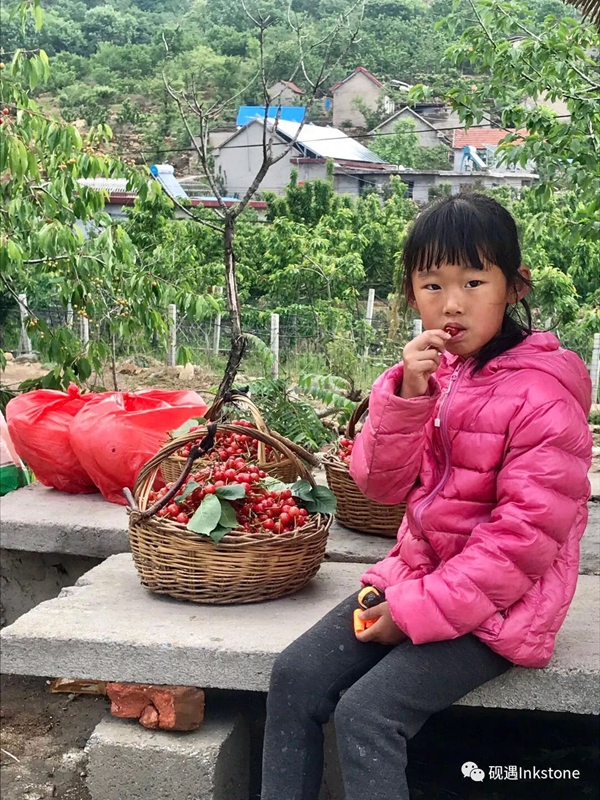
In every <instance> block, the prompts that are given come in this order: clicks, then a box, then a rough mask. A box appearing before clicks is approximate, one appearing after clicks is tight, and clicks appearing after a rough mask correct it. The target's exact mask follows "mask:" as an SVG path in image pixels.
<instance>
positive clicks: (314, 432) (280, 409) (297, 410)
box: [250, 378, 333, 452]
mask: <svg viewBox="0 0 600 800" xmlns="http://www.w3.org/2000/svg"><path fill="white" fill-rule="evenodd" d="M250 393H251V396H252V400H253V401H254V402H255V403H256V405H257V406H258V407H259V408H260V410H261V413H262V414H263V415H264V418H265V422H266V423H267V425H268V426H269V428H273V430H276V431H279V432H281V433H282V434H284V435H285V436H287V438H288V439H291V440H292V441H293V442H296V444H300V445H302V447H305V448H306V449H307V450H309V451H312V452H314V451H316V450H319V449H320V448H321V447H322V446H323V445H324V444H327V443H329V442H330V441H332V440H333V434H332V432H331V431H329V430H328V429H327V428H326V427H325V426H324V425H323V423H322V422H321V420H320V419H319V418H318V416H317V413H316V411H315V410H314V408H312V406H310V405H309V404H308V403H306V402H303V401H302V400H300V399H299V398H298V397H294V396H293V394H292V393H291V392H290V391H289V390H288V388H287V386H286V383H285V381H284V380H281V379H280V380H269V379H266V378H265V379H263V380H259V381H255V382H254V383H252V384H251V386H250Z"/></svg>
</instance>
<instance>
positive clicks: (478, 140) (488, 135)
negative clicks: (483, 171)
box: [452, 128, 524, 150]
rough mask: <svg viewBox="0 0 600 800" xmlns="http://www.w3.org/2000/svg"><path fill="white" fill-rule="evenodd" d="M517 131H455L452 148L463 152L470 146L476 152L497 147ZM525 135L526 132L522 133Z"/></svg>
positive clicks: (478, 129) (489, 129)
mask: <svg viewBox="0 0 600 800" xmlns="http://www.w3.org/2000/svg"><path fill="white" fill-rule="evenodd" d="M511 132H514V133H516V131H506V130H504V129H503V128H469V130H468V131H466V130H464V129H463V130H455V131H454V136H453V140H452V147H454V148H455V149H456V150H461V149H462V148H463V147H466V146H467V145H469V146H470V147H474V148H475V149H476V150H482V149H483V148H484V147H485V146H486V145H488V146H495V145H498V144H500V142H501V141H502V139H504V137H505V136H508V134H509V133H511ZM520 133H524V131H520Z"/></svg>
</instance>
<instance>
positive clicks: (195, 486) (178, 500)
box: [175, 481, 201, 505]
mask: <svg viewBox="0 0 600 800" xmlns="http://www.w3.org/2000/svg"><path fill="white" fill-rule="evenodd" d="M200 486H201V484H199V483H197V482H196V481H188V483H186V485H185V489H184V490H183V493H182V494H181V495H180V496H179V497H176V498H175V502H176V503H177V504H178V505H180V504H181V503H183V502H184V500H186V498H188V497H189V496H190V495H191V493H192V492H193V491H194V490H195V489H199V488H200Z"/></svg>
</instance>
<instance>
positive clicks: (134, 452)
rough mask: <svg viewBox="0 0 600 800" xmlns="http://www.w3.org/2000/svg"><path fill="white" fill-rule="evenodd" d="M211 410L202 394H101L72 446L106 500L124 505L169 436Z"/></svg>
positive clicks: (74, 429)
mask: <svg viewBox="0 0 600 800" xmlns="http://www.w3.org/2000/svg"><path fill="white" fill-rule="evenodd" d="M206 410H207V405H206V403H205V402H204V401H203V400H202V398H201V397H200V395H199V394H196V392H191V391H178V392H169V391H161V390H158V389H150V390H148V391H144V392H137V393H135V394H133V393H131V394H130V393H127V392H110V393H107V394H105V395H97V399H95V400H94V402H92V403H89V404H88V405H87V406H86V407H85V408H84V409H83V410H82V411H81V412H80V413H79V414H78V415H77V417H76V418H75V420H74V421H73V424H72V426H71V444H72V446H73V450H74V451H75V453H76V455H77V457H78V458H79V460H80V462H81V464H82V465H83V467H84V468H85V470H86V472H87V473H88V475H89V476H90V477H91V478H92V480H93V481H94V483H95V484H96V486H97V487H98V488H99V489H100V491H101V492H102V494H103V495H104V497H105V498H106V499H107V500H109V501H110V502H111V503H119V504H120V505H125V504H126V500H125V498H124V497H123V488H124V487H125V486H127V487H129V488H130V489H133V485H134V483H135V479H136V478H137V474H138V472H139V471H140V469H141V467H142V466H143V465H144V464H145V463H146V461H148V460H149V459H150V458H152V456H154V455H156V453H157V452H158V450H159V449H160V447H161V446H162V445H163V444H164V442H165V441H166V440H167V438H168V433H169V431H171V430H174V429H175V428H178V427H179V426H180V425H182V424H183V423H184V422H185V421H186V420H188V419H190V418H192V417H201V416H203V415H204V414H205V412H206Z"/></svg>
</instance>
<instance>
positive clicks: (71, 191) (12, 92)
mask: <svg viewBox="0 0 600 800" xmlns="http://www.w3.org/2000/svg"><path fill="white" fill-rule="evenodd" d="M48 73H49V67H48V57H47V55H46V53H45V52H44V51H43V50H42V51H40V52H39V53H24V52H21V51H17V52H16V53H15V54H14V56H13V59H12V61H11V63H10V64H9V65H5V64H4V63H3V64H2V67H1V69H0V108H3V109H4V110H3V112H2V114H1V117H0V122H1V124H0V207H1V208H2V235H1V238H0V276H1V282H2V283H1V285H2V294H3V295H4V296H5V297H8V298H12V299H16V297H17V295H18V294H19V293H21V292H27V293H28V294H30V295H32V294H33V293H34V290H35V289H36V288H37V287H38V286H39V285H40V284H41V283H43V282H47V284H48V285H49V286H50V287H52V289H53V292H54V296H55V297H56V298H57V299H59V300H60V301H61V302H62V303H63V305H64V306H66V305H67V304H68V303H70V304H71V305H72V308H73V310H74V312H75V314H76V315H78V316H87V317H89V319H90V320H91V323H90V324H91V341H90V343H89V347H88V348H84V347H83V346H82V345H81V343H80V341H79V338H78V335H77V334H78V331H77V327H76V326H73V327H70V326H68V325H65V326H62V327H59V328H55V329H50V328H49V327H48V326H47V325H46V324H45V323H44V322H43V321H42V320H41V319H38V318H36V317H35V316H34V315H33V313H31V315H30V319H29V333H30V335H31V337H32V339H33V341H34V343H35V346H36V347H37V348H38V349H39V350H40V352H41V354H42V356H43V357H44V359H46V360H49V361H51V362H53V363H54V364H55V365H56V366H55V368H54V369H53V370H52V371H51V372H50V373H49V374H48V375H47V376H46V377H45V378H44V379H43V380H42V385H44V386H46V387H58V386H64V385H66V384H67V383H68V382H69V381H71V380H76V381H85V380H86V379H87V378H89V376H90V374H91V372H92V369H96V370H99V369H100V368H101V367H102V363H103V362H104V360H105V359H106V358H107V357H108V355H109V352H108V349H107V347H106V344H105V342H104V341H103V340H102V339H101V338H100V336H99V335H98V334H99V328H100V326H101V325H102V326H104V327H106V328H107V330H108V334H109V337H127V336H131V335H133V334H134V333H136V332H138V331H146V332H147V333H148V334H150V333H152V332H154V331H158V332H160V331H161V330H164V327H165V325H164V321H163V316H164V312H162V313H161V309H165V308H166V304H167V303H169V302H177V303H178V304H179V306H180V308H181V309H182V310H184V311H188V312H191V313H194V312H195V311H197V310H199V306H198V303H199V300H198V296H197V295H196V294H194V293H192V291H191V288H192V287H190V286H189V285H188V284H186V282H185V281H184V280H182V281H180V282H174V281H172V280H170V279H168V278H165V277H164V276H163V275H161V274H160V271H161V270H160V267H157V269H156V271H151V270H149V269H144V270H142V269H141V266H140V264H139V262H138V257H137V252H136V248H135V247H134V245H133V243H132V241H131V238H130V237H129V236H128V234H127V232H126V230H125V229H124V227H123V226H121V225H117V224H114V223H113V221H112V220H111V219H110V217H109V216H108V215H107V214H105V213H104V202H105V195H104V193H103V192H100V191H96V190H95V189H93V188H90V187H88V186H86V185H83V184H82V183H81V179H85V178H95V177H103V178H108V177H116V176H124V177H127V178H128V179H129V181H130V184H131V185H132V186H134V185H135V186H136V187H137V191H138V193H139V198H140V200H139V202H140V203H144V202H150V203H151V202H153V200H154V199H155V198H156V197H157V196H159V197H162V191H161V189H160V188H159V186H158V184H156V183H154V182H152V181H151V180H149V176H146V175H144V174H141V173H135V172H133V171H132V170H130V169H129V167H127V166H126V165H125V164H124V163H122V162H119V161H116V160H114V159H111V158H109V157H107V156H106V155H105V154H104V153H103V152H102V149H103V148H104V147H105V146H106V144H107V142H108V141H109V139H110V136H111V131H110V129H109V128H108V127H107V126H103V125H98V126H97V127H96V128H94V129H92V130H90V132H89V133H88V134H87V135H86V136H85V137H82V135H81V134H80V133H79V131H78V130H77V129H76V128H75V127H73V126H71V125H68V124H66V123H64V122H62V121H61V120H59V119H56V118H52V117H49V116H47V115H45V114H44V113H43V112H42V111H41V109H40V108H39V106H38V105H37V104H36V103H35V101H34V100H33V99H32V97H31V93H32V91H33V90H35V88H36V87H37V86H38V84H39V83H40V82H43V81H44V80H46V79H47V78H48ZM193 288H194V289H196V290H197V287H195V286H194V287H193ZM199 294H200V296H201V297H203V295H202V293H201V292H200V293H199ZM215 307H216V304H215Z"/></svg>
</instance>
